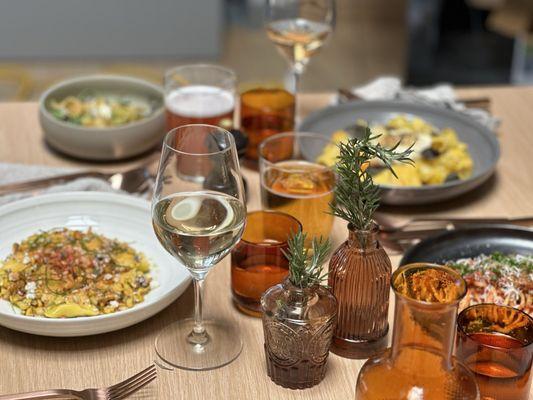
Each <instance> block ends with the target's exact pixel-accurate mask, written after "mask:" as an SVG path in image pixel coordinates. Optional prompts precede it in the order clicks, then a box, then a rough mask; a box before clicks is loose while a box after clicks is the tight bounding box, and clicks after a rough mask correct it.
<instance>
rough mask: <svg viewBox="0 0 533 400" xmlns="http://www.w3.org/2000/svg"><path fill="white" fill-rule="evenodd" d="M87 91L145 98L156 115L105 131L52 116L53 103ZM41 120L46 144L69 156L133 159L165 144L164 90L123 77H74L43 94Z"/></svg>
mask: <svg viewBox="0 0 533 400" xmlns="http://www.w3.org/2000/svg"><path fill="white" fill-rule="evenodd" d="M87 90H90V91H94V92H95V93H97V94H98V95H119V96H126V97H137V98H142V99H144V100H146V101H147V102H148V103H149V104H151V105H152V113H151V114H150V115H148V116H147V117H145V118H143V119H141V120H139V121H136V122H133V123H130V124H125V125H121V126H117V127H105V128H88V127H83V126H79V125H76V124H73V123H70V122H67V121H62V120H60V119H58V118H56V117H55V116H54V115H52V114H51V113H50V111H49V106H50V101H51V100H53V99H55V100H62V99H64V98H65V97H67V96H70V95H72V96H77V95H79V94H80V93H81V92H82V91H87ZM39 120H40V122H41V126H42V128H43V131H44V137H45V140H46V142H47V143H48V144H49V145H50V146H51V147H53V148H54V149H56V150H58V151H60V152H62V153H65V154H67V155H70V156H73V157H77V158H83V159H87V160H101V161H104V160H119V159H124V158H128V157H133V156H135V155H138V154H141V153H143V152H146V151H148V150H149V149H151V148H154V147H156V146H158V145H160V144H161V141H162V138H163V136H164V134H165V114H164V101H163V89H162V88H161V87H160V86H158V85H154V84H152V83H150V82H147V81H144V80H142V79H137V78H131V77H127V76H119V75H91V76H85V77H79V78H73V79H69V80H65V81H62V82H60V83H58V84H56V85H54V86H52V87H50V88H49V89H48V90H47V91H45V92H44V93H43V95H42V96H41V99H40V102H39Z"/></svg>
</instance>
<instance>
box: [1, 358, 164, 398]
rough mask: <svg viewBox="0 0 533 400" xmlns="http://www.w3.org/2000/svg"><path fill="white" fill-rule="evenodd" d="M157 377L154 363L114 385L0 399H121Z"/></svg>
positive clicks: (31, 393)
mask: <svg viewBox="0 0 533 400" xmlns="http://www.w3.org/2000/svg"><path fill="white" fill-rule="evenodd" d="M156 378H157V369H156V367H155V365H153V364H152V365H150V366H149V367H148V368H146V369H145V370H143V371H141V372H139V373H138V374H136V375H134V376H132V377H131V378H128V379H126V380H125V381H122V382H120V383H117V384H116V385H113V386H109V387H103V388H96V389H85V390H81V391H78V390H70V389H51V390H41V391H36V392H27V393H19V394H10V395H4V396H0V400H30V399H58V398H73V399H78V400H121V399H125V398H126V397H128V396H130V395H132V394H133V393H135V392H137V391H138V390H140V389H141V388H143V387H145V386H146V385H148V384H149V383H150V382H152V381H153V380H154V379H156Z"/></svg>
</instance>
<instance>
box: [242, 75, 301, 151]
mask: <svg viewBox="0 0 533 400" xmlns="http://www.w3.org/2000/svg"><path fill="white" fill-rule="evenodd" d="M294 105H295V101H294V96H293V95H292V94H291V93H289V92H287V91H286V90H285V89H282V88H278V87H268V86H266V85H265V86H259V87H255V88H253V89H249V90H247V91H245V92H243V93H242V94H241V130H242V131H244V133H246V135H247V136H248V148H247V150H246V158H248V159H250V160H257V159H258V148H259V145H260V144H261V142H262V141H263V140H265V139H266V138H268V137H270V136H272V135H274V134H276V133H281V132H288V131H292V130H293V128H294V108H295V107H294Z"/></svg>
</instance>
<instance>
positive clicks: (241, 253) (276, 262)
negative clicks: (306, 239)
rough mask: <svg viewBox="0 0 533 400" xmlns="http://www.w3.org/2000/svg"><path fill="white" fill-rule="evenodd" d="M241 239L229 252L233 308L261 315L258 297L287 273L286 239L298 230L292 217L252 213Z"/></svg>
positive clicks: (255, 315)
mask: <svg viewBox="0 0 533 400" xmlns="http://www.w3.org/2000/svg"><path fill="white" fill-rule="evenodd" d="M246 221H247V223H246V228H245V229H244V233H243V235H242V238H241V240H240V241H239V243H237V246H235V248H234V249H233V250H232V251H231V291H232V293H233V301H234V304H235V305H236V307H237V308H238V309H239V310H240V311H242V312H244V313H245V314H248V315H252V316H254V317H260V316H261V304H260V300H261V296H262V295H263V293H264V292H265V291H266V290H267V289H268V288H270V287H271V286H274V285H277V284H278V283H281V282H282V281H283V280H284V279H285V278H286V277H287V275H288V273H289V262H288V260H287V258H286V257H285V254H284V253H286V252H287V250H288V244H287V240H288V238H289V237H290V235H291V234H295V233H297V232H300V231H301V230H302V225H301V224H300V222H298V220H297V219H296V218H294V217H291V216H290V215H288V214H284V213H281V212H276V211H254V212H250V213H248V215H247V218H246Z"/></svg>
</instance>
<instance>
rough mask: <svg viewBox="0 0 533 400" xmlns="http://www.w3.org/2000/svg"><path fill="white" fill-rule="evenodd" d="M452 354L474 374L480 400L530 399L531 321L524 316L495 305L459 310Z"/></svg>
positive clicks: (528, 317)
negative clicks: (454, 352)
mask: <svg viewBox="0 0 533 400" xmlns="http://www.w3.org/2000/svg"><path fill="white" fill-rule="evenodd" d="M456 355H457V358H459V359H461V360H462V361H463V363H464V364H465V365H466V366H467V367H468V368H469V369H470V370H471V371H472V372H473V373H474V374H475V376H476V380H477V382H478V385H479V391H480V393H481V398H482V399H483V400H527V399H529V398H530V397H529V393H530V387H531V363H532V360H533V318H531V317H530V316H529V315H527V314H526V313H524V312H522V311H520V310H517V309H515V308H511V307H506V306H498V305H495V304H479V305H475V306H472V307H469V308H467V309H465V310H463V311H462V312H461V314H459V317H458V318H457V347H456Z"/></svg>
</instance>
